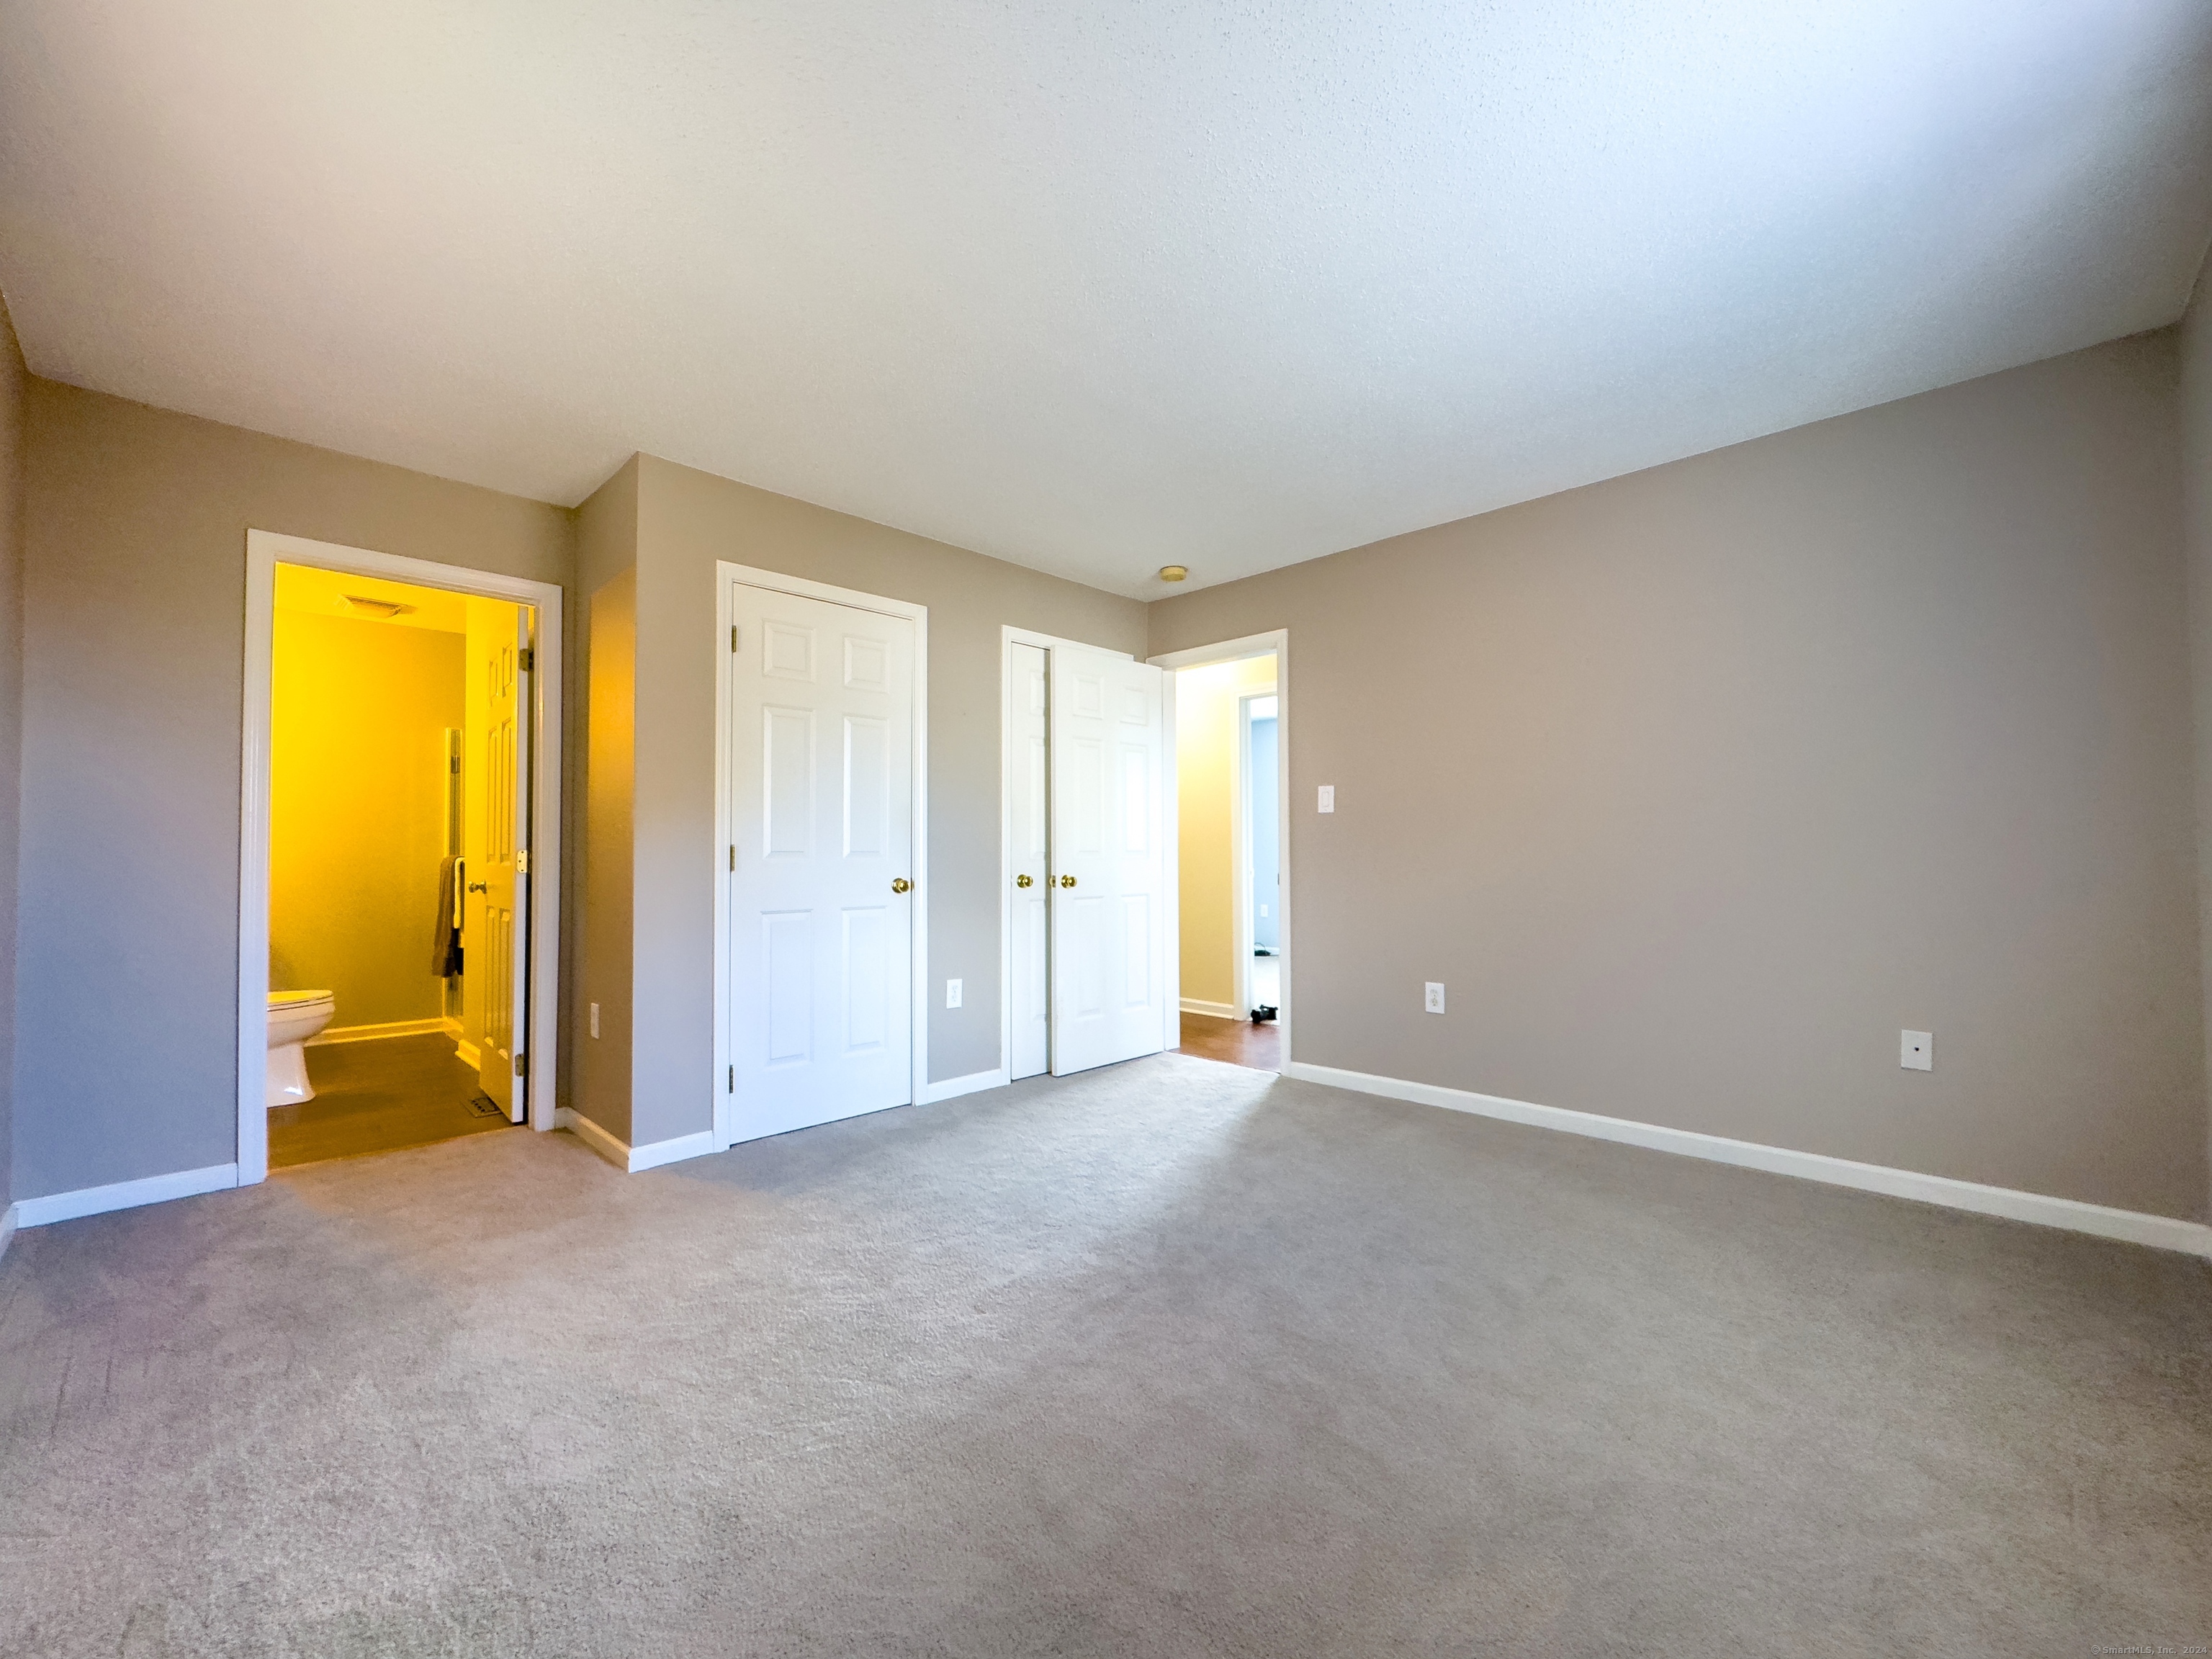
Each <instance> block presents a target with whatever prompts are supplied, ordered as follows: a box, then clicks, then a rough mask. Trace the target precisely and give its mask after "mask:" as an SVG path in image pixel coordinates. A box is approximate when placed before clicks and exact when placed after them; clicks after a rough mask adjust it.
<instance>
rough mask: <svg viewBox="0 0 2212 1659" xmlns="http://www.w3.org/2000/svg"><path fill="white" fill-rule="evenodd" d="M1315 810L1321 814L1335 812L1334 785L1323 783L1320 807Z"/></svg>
mask: <svg viewBox="0 0 2212 1659" xmlns="http://www.w3.org/2000/svg"><path fill="white" fill-rule="evenodd" d="M1316 810H1318V811H1323V812H1334V811H1336V786H1335V785H1334V784H1333V783H1324V784H1323V785H1322V787H1321V805H1320V807H1319V808H1318V809H1316Z"/></svg>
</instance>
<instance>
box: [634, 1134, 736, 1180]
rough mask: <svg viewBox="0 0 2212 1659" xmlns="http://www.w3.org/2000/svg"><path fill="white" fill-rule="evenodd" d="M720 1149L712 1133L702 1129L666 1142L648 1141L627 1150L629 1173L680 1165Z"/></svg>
mask: <svg viewBox="0 0 2212 1659" xmlns="http://www.w3.org/2000/svg"><path fill="white" fill-rule="evenodd" d="M721 1150H722V1149H721V1148H720V1146H716V1145H715V1144H714V1131H713V1130H712V1129H702V1130H700V1131H699V1132H698V1133H696V1134H689V1135H678V1136H676V1137H674V1138H673V1139H668V1140H653V1141H648V1142H647V1143H646V1144H645V1145H644V1146H633V1147H631V1148H630V1149H629V1172H630V1173H631V1174H632V1175H635V1174H637V1173H638V1171H640V1170H657V1169H659V1167H660V1166H661V1165H662V1164H681V1163H683V1162H684V1159H686V1158H705V1157H706V1156H708V1154H709V1153H710V1152H720V1151H721Z"/></svg>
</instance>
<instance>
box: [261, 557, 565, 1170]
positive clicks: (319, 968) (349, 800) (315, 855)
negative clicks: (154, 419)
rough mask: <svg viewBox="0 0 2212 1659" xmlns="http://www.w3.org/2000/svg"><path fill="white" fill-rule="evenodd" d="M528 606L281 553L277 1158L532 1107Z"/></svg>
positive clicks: (271, 1100) (273, 761)
mask: <svg viewBox="0 0 2212 1659" xmlns="http://www.w3.org/2000/svg"><path fill="white" fill-rule="evenodd" d="M531 621H532V617H531V613H530V610H529V607H526V606H523V605H514V604H512V603H508V602H507V601H504V600H499V599H484V598H480V597H477V596H475V595H471V594H462V593H455V592H446V591H444V590H442V589H439V588H433V587H423V586H411V585H409V584H405V583H400V582H395V581H388V580H380V579H377V578H374V577H368V576H359V575H349V574H343V573H340V572H337V571H331V570H323V569H318V568H310V567H307V566H303V565H294V564H285V563H279V564H278V565H277V567H276V611H275V618H274V637H273V647H272V655H271V664H272V673H271V706H270V713H271V720H270V802H269V819H270V836H269V871H270V886H269V985H270V994H269V1073H268V1087H267V1100H268V1105H269V1162H270V1167H271V1168H283V1167H289V1166H294V1165H298V1164H313V1163H319V1162H321V1161H323V1160H325V1159H327V1158H343V1157H351V1156H356V1155H358V1154H362V1153H367V1152H388V1151H392V1150H395V1149H398V1148H400V1147H405V1146H422V1145H427V1144H429V1143H431V1142H435V1141H443V1140H450V1139H456V1138H458V1137H460V1136H464V1135H471V1134H477V1133H487V1132H490V1131H495V1130H499V1129H502V1128H505V1127H508V1125H509V1123H510V1121H511V1120H513V1119H515V1118H518V1117H519V1116H520V1110H519V1103H520V1096H519V1093H518V1091H517V1090H516V1088H515V1086H514V1082H513V1067H514V1061H515V1058H516V1043H515V1040H514V1039H515V1030H514V1022H513V1012H514V1009H515V1007H516V1004H517V1000H518V996H519V994H520V989H521V987H523V986H524V985H525V984H526V978H527V966H528V964H527V962H526V960H525V959H524V958H525V956H526V952H525V951H524V950H523V949H522V948H521V945H520V940H521V939H523V938H524V937H525V936H526V929H525V928H524V927H521V926H520V909H521V906H520V902H519V901H518V899H517V896H516V895H517V890H518V887H519V886H521V887H526V879H523V878H522V877H521V875H520V872H524V871H526V868H527V859H526V848H527V847H528V839H529V837H528V806H527V801H528V796H529V787H528V784H529V776H528V774H529V756H528V746H527V743H526V741H525V738H526V733H527V732H528V729H529V722H528V719H527V713H526V710H527V702H528V698H527V690H526V667H527V664H528V657H527V649H528V641H529V638H530V635H529V632H528V629H529V627H530V624H531Z"/></svg>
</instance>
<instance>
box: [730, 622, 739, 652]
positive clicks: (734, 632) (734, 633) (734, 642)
mask: <svg viewBox="0 0 2212 1659" xmlns="http://www.w3.org/2000/svg"><path fill="white" fill-rule="evenodd" d="M737 648H738V625H737V623H731V624H730V649H731V650H732V652H734V651H735V650H736V649H737Z"/></svg>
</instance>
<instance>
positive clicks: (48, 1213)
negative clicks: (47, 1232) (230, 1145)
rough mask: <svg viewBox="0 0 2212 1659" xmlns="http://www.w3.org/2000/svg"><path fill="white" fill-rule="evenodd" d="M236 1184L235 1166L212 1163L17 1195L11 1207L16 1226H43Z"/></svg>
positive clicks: (157, 1202)
mask: <svg viewBox="0 0 2212 1659" xmlns="http://www.w3.org/2000/svg"><path fill="white" fill-rule="evenodd" d="M236 1185H238V1165H236V1164H210V1165H209V1166H208V1167H207V1168H206V1169H204V1170H178V1171H177V1172H176V1173H175V1174H173V1175H158V1176H146V1177H145V1178H144V1179H143V1180H141V1181H118V1182H115V1183H114V1185H112V1186H110V1187H81V1188H78V1189H77V1190H76V1192H73V1193H49V1194H46V1196H45V1197H44V1198H19V1199H17V1200H15V1205H14V1206H13V1208H14V1210H15V1225H17V1226H19V1227H43V1226H46V1225H47V1224H48V1223H50V1222H55V1221H74V1220H76V1218H78V1217H79V1216H82V1215H105V1214H106V1212H108V1211H110V1210H130V1209H136V1208H137V1206H139V1205H141V1204H161V1203H166V1202H167V1200H170V1199H173V1198H194V1197H197V1196H198V1195H199V1194H202V1193H219V1192H221V1191H222V1190H223V1188H226V1187H235V1186H236Z"/></svg>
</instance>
